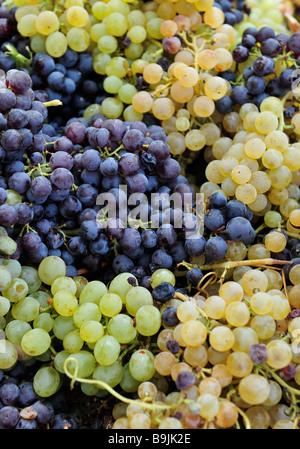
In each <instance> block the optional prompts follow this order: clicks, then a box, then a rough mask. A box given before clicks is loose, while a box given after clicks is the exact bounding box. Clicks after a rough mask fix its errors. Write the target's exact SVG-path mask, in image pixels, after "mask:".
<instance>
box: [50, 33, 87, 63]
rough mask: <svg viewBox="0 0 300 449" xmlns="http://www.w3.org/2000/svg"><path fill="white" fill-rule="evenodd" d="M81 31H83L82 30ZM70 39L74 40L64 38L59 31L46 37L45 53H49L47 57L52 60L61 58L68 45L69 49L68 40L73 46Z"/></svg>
mask: <svg viewBox="0 0 300 449" xmlns="http://www.w3.org/2000/svg"><path fill="white" fill-rule="evenodd" d="M72 29H73V28H72ZM83 31H85V30H83ZM72 39H74V38H73V37H72V38H71V37H68V36H67V37H66V36H65V35H64V34H63V33H61V32H60V31H55V33H53V34H50V36H48V37H47V39H46V42H45V47H46V50H47V53H49V55H50V56H52V57H53V58H60V57H61V56H63V55H64V54H65V53H66V51H67V48H68V45H69V46H70V47H71V45H70V42H69V40H70V41H71V42H72V44H73V45H74V42H73V40H72ZM86 48H87V47H86ZM75 51H76V50H75ZM82 51H83V50H82Z"/></svg>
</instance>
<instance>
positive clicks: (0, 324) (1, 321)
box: [0, 316, 6, 330]
mask: <svg viewBox="0 0 300 449" xmlns="http://www.w3.org/2000/svg"><path fill="white" fill-rule="evenodd" d="M5 326H6V318H4V316H1V317H0V329H2V330H3V329H4V328H5Z"/></svg>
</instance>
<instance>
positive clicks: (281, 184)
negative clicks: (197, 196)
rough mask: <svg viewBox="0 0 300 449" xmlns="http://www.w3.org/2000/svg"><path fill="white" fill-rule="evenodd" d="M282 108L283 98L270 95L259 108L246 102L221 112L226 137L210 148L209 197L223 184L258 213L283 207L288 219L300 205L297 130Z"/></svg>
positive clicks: (206, 188)
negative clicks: (285, 118)
mask: <svg viewBox="0 0 300 449" xmlns="http://www.w3.org/2000/svg"><path fill="white" fill-rule="evenodd" d="M283 108H284V105H283V102H282V101H281V100H280V99H278V98H275V97H271V96H270V97H268V98H266V99H265V100H263V102H262V103H261V106H260V109H258V107H257V106H255V105H254V104H253V103H246V104H244V105H242V106H241V107H240V109H239V112H232V113H230V114H227V115H225V116H224V117H223V120H222V125H223V127H224V129H225V130H226V131H227V136H226V137H225V136H221V137H220V138H218V139H217V140H216V141H215V142H214V143H213V145H212V146H211V148H210V154H209V158H210V159H209V160H208V164H207V166H206V170H205V174H206V178H207V182H206V183H204V184H203V185H202V186H201V191H202V192H203V193H204V195H205V197H208V196H209V195H210V194H211V193H213V192H214V191H215V190H218V189H221V190H222V191H223V192H224V194H225V195H226V196H227V197H233V198H235V199H237V200H239V201H242V202H243V203H244V204H246V205H247V206H248V207H249V208H250V209H251V210H252V212H253V213H254V215H257V216H264V215H265V214H266V213H267V212H269V211H271V210H272V211H273V210H274V209H275V208H277V207H279V212H280V214H281V215H282V217H284V218H286V219H288V218H289V214H290V213H291V211H292V210H294V209H298V208H299V194H298V188H299V180H300V179H299V169H300V146H299V142H298V134H297V129H296V128H295V129H294V130H293V132H292V133H290V135H289V134H288V133H287V132H286V131H285V129H284V125H283V118H282V116H283ZM229 116H230V117H229ZM296 120H297V116H296V115H295V116H294V117H293V119H292V122H296ZM277 214H278V212H277ZM280 221H281V220H279V222H280ZM277 225H278V219H277ZM271 227H272V225H271Z"/></svg>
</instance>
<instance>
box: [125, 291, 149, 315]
mask: <svg viewBox="0 0 300 449" xmlns="http://www.w3.org/2000/svg"><path fill="white" fill-rule="evenodd" d="M125 305H126V309H127V312H128V313H129V314H130V315H133V316H135V315H136V313H137V311H138V310H139V309H140V308H141V307H142V306H146V305H153V298H152V295H151V293H150V292H149V290H147V289H146V288H145V287H134V288H132V289H131V290H129V292H128V293H127V295H126V299H125Z"/></svg>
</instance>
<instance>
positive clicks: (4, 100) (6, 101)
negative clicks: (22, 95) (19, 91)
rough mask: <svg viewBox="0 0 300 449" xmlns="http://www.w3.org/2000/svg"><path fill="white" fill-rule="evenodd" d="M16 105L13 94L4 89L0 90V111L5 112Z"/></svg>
mask: <svg viewBox="0 0 300 449" xmlns="http://www.w3.org/2000/svg"><path fill="white" fill-rule="evenodd" d="M15 104H16V96H15V94H14V93H13V92H12V91H11V90H9V89H6V88H0V111H1V112H6V111H9V110H10V109H11V108H13V107H14V106H15Z"/></svg>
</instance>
